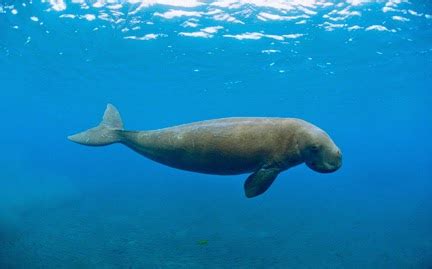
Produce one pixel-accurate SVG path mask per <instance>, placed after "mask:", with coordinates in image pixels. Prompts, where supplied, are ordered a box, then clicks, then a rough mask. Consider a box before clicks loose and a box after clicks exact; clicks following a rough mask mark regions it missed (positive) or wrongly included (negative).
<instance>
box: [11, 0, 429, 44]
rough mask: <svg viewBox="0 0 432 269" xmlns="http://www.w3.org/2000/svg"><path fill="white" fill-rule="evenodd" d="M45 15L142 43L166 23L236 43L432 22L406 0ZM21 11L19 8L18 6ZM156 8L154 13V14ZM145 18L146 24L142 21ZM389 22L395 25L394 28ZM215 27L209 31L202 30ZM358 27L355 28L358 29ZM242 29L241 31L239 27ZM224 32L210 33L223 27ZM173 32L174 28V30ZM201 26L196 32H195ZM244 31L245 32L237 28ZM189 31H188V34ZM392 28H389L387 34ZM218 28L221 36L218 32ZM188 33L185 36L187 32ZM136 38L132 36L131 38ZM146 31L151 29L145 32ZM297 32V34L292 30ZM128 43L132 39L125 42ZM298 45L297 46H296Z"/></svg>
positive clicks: (144, 5)
mask: <svg viewBox="0 0 432 269" xmlns="http://www.w3.org/2000/svg"><path fill="white" fill-rule="evenodd" d="M40 1H41V2H43V3H45V4H46V5H47V6H48V8H47V9H46V10H47V11H49V12H61V14H60V18H62V19H74V18H79V19H83V20H87V21H96V23H98V25H97V26H98V29H102V28H104V27H110V26H111V27H112V28H114V29H118V31H120V32H121V33H122V34H125V35H127V37H131V36H135V37H136V38H137V39H138V38H143V37H144V36H145V35H146V33H144V32H143V31H149V29H148V27H149V26H152V25H155V26H156V25H157V24H158V23H160V20H161V19H163V20H164V22H163V23H170V24H172V25H174V27H171V26H170V27H166V28H159V30H157V31H161V30H162V31H165V30H164V29H166V32H164V33H163V34H165V35H170V36H172V35H179V36H184V37H200V38H212V37H225V38H232V39H235V40H259V39H263V38H264V39H271V40H273V41H275V42H277V41H280V42H286V41H287V40H288V39H297V38H299V37H301V36H302V34H301V33H298V34H274V33H271V31H272V30H271V29H272V28H271V27H270V28H269V27H262V26H264V25H270V24H271V23H274V22H283V23H284V24H286V27H287V28H286V29H291V28H290V27H291V26H293V27H296V28H295V29H297V28H298V27H301V25H308V27H318V28H322V29H323V30H324V31H328V32H331V31H355V30H360V29H363V30H365V31H367V32H370V31H372V32H396V31H403V30H405V29H404V28H403V27H404V25H403V24H401V22H408V21H410V20H414V17H416V19H432V15H431V14H425V13H424V11H423V12H420V11H419V10H415V9H416V7H415V6H414V5H412V4H411V3H410V2H409V1H408V0H384V1H383V0H347V1H331V0H181V1H180V0H91V1H90V0H40ZM19 7H21V5H20V6H19ZM155 9H156V10H155ZM2 10H3V12H6V11H8V12H11V13H12V14H18V12H20V10H19V8H17V7H16V6H15V7H14V6H12V5H11V6H9V7H7V6H6V7H2ZM376 11H378V12H380V13H381V14H382V19H381V20H380V21H374V23H373V25H369V26H368V25H361V23H359V20H358V19H357V18H360V17H362V16H364V15H368V14H370V13H371V12H376ZM143 18H145V19H143ZM388 22H393V23H397V22H398V23H399V24H398V26H397V28H394V27H395V26H393V25H391V24H388ZM212 24H213V25H214V24H216V25H218V24H220V26H209V27H205V26H207V25H212ZM358 24H360V25H358ZM243 25H244V26H243ZM222 26H223V28H212V27H222ZM176 27H177V28H176ZM198 27H202V28H201V29H200V30H195V29H197V28H198ZM242 27H244V28H242ZM187 28H189V29H187ZM192 28H195V29H192ZM390 28H394V29H390ZM221 29H223V31H224V33H223V34H218V31H220V30H221ZM263 29H266V30H263ZM188 30H189V31H188ZM194 30H195V31H194ZM132 31H134V32H133V33H134V34H135V35H131V34H130V33H132ZM150 31H151V30H150ZM294 31H297V30H294ZM128 39H131V38H128ZM295 42H301V41H295Z"/></svg>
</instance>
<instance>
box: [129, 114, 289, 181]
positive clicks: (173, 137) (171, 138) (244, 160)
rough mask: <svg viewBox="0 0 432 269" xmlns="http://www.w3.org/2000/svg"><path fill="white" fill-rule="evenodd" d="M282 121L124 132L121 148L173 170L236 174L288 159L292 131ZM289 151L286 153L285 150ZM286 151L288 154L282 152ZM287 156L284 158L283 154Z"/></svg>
mask: <svg viewBox="0 0 432 269" xmlns="http://www.w3.org/2000/svg"><path fill="white" fill-rule="evenodd" d="M285 121H286V120H283V119H271V120H270V119H265V118H230V119H221V120H212V121H204V122H198V123H194V124H187V125H180V126H177V127H172V128H166V129H161V130H156V131H148V132H126V133H125V134H124V137H125V141H123V143H124V144H126V145H127V146H129V147H131V148H132V149H134V150H135V151H137V152H139V153H140V154H142V155H144V156H146V157H148V158H150V159H152V160H154V161H157V162H159V163H162V164H165V165H169V166H172V167H175V168H179V169H183V170H189V171H195V172H201V173H209V174H220V175H230V174H241V173H248V172H252V171H255V170H257V169H258V168H259V167H261V166H263V165H265V164H270V163H273V162H277V163H279V164H280V165H283V164H281V163H283V162H285V161H287V159H288V161H289V156H285V155H286V154H287V152H289V147H290V145H291V144H294V142H293V141H291V140H292V139H293V135H294V134H293V132H292V131H290V128H287V126H286V124H282V123H284V122H285ZM287 147H288V149H287ZM287 150H288V151H287ZM288 155H289V154H288Z"/></svg>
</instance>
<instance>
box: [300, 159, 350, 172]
mask: <svg viewBox="0 0 432 269" xmlns="http://www.w3.org/2000/svg"><path fill="white" fill-rule="evenodd" d="M306 165H307V166H308V167H309V168H310V169H312V170H314V171H316V172H319V173H323V174H327V173H333V172H335V171H337V170H338V169H339V168H340V167H341V166H342V160H339V161H338V162H337V163H334V164H330V163H324V164H317V163H315V162H312V163H306Z"/></svg>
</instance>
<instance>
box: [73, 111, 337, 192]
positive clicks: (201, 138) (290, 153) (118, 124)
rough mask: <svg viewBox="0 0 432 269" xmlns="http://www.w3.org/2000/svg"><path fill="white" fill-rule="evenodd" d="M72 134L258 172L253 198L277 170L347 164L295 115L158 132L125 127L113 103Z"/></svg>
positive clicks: (199, 164)
mask: <svg viewBox="0 0 432 269" xmlns="http://www.w3.org/2000/svg"><path fill="white" fill-rule="evenodd" d="M69 139H70V140H72V141H74V142H77V143H80V144H84V145H89V146H104V145H109V144H112V143H117V142H118V143H122V144H124V145H126V146H128V147H130V148H131V149H133V150H135V151H136V152H138V153H140V154H142V155H144V156H145V157H147V158H149V159H152V160H154V161H156V162H159V163H162V164H165V165H168V166H171V167H175V168H178V169H183V170H188V171H193V172H200V173H207V174H217V175H236V174H243V173H252V174H251V175H250V176H249V178H248V179H247V180H246V182H245V193H246V196H247V197H254V196H257V195H259V194H261V193H263V192H265V191H266V190H267V189H268V188H269V187H270V185H271V184H272V183H273V181H274V180H275V179H276V177H277V175H278V174H279V173H280V172H282V171H284V170H286V169H288V168H290V167H293V166H296V165H298V164H301V163H303V162H304V163H306V165H308V166H309V167H310V168H311V169H313V170H315V171H318V172H322V173H325V172H333V171H335V170H337V169H338V168H339V167H340V166H341V163H342V155H341V152H340V150H339V148H338V147H337V146H336V145H335V144H334V142H333V141H332V140H331V139H330V137H329V136H328V135H327V134H326V133H325V132H324V131H322V130H321V129H319V128H318V127H316V126H314V125H312V124H310V123H307V122H306V121H303V120H300V119H291V118H224V119H216V120H208V121H201V122H195V123H190V124H184V125H179V126H175V127H170V128H164V129H159V130H154V131H125V130H124V129H123V123H122V121H121V118H120V114H119V112H118V111H117V109H116V108H115V107H114V106H112V105H108V106H107V109H106V111H105V114H104V118H103V120H102V122H101V124H100V125H98V126H97V127H95V128H92V129H89V130H87V131H84V132H82V133H78V134H76V135H72V136H69Z"/></svg>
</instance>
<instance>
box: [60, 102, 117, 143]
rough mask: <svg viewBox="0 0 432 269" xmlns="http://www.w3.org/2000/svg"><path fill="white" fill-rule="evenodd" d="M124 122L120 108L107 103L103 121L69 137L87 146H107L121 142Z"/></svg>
mask: <svg viewBox="0 0 432 269" xmlns="http://www.w3.org/2000/svg"><path fill="white" fill-rule="evenodd" d="M122 130H123V122H122V120H121V117H120V113H119V112H118V110H117V109H116V108H115V107H114V106H113V105H111V104H108V105H107V108H106V110H105V113H104V115H103V119H102V122H101V123H100V124H99V125H98V126H96V127H94V128H91V129H88V130H86V131H84V132H81V133H78V134H75V135H71V136H68V139H69V140H71V141H73V142H76V143H79V144H83V145H87V146H105V145H109V144H113V143H116V142H120V140H121V136H120V134H121V131H122Z"/></svg>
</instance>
